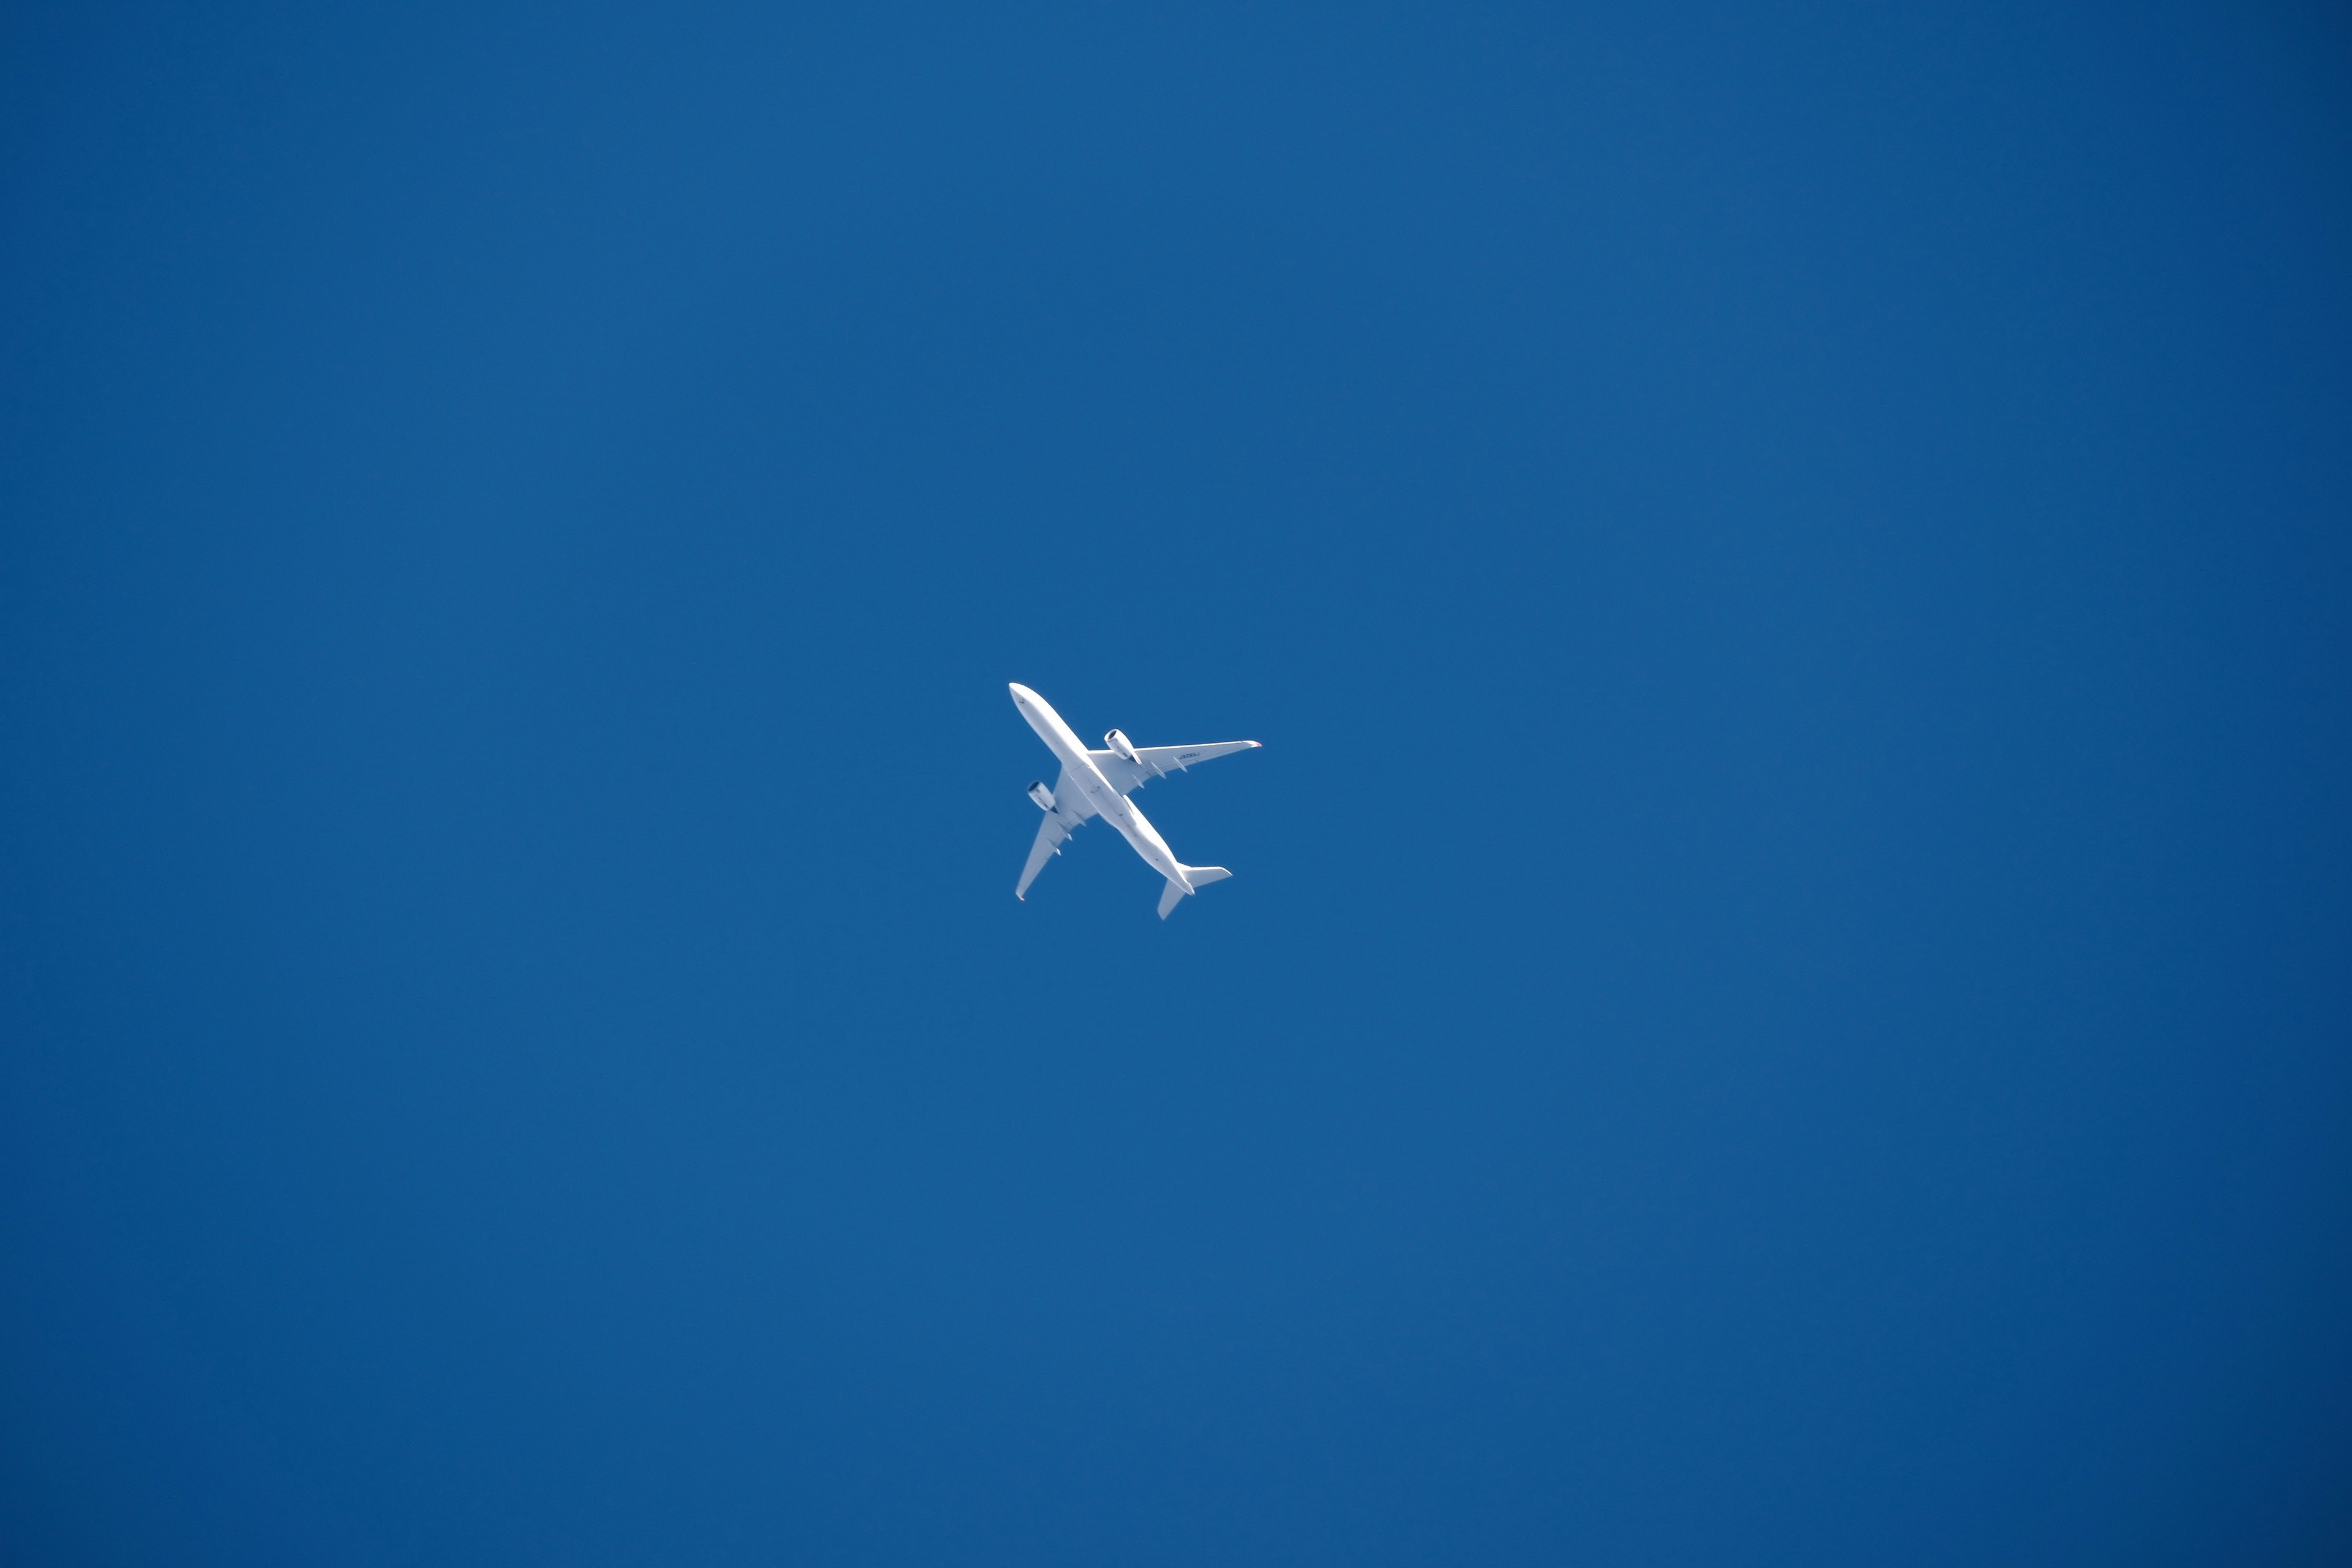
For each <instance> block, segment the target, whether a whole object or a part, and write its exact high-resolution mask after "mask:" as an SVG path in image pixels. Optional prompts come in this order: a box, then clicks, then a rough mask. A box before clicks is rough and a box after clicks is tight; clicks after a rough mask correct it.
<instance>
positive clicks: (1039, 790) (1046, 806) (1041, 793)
mask: <svg viewBox="0 0 2352 1568" xmlns="http://www.w3.org/2000/svg"><path fill="white" fill-rule="evenodd" d="M1029 798H1030V799H1031V800H1034V801H1035V802H1036V803H1037V809H1038V810H1040V811H1051V810H1053V809H1054V792H1053V791H1052V790H1049V789H1047V788H1046V787H1045V780H1044V779H1039V780H1038V781H1037V782H1036V783H1035V784H1031V785H1030V786H1029Z"/></svg>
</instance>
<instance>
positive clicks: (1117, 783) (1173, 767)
mask: <svg viewBox="0 0 2352 1568" xmlns="http://www.w3.org/2000/svg"><path fill="white" fill-rule="evenodd" d="M1257 744H1258V743H1257V742H1255V741H1211V742H1207V743H1206V744H1204V745H1199V746H1138V747H1136V748H1135V761H1133V762H1131V763H1130V762H1129V761H1128V760H1127V759H1126V758H1124V757H1122V756H1120V755H1119V754H1118V752H1087V756H1089V757H1092V758H1093V759H1094V763H1095V766H1097V767H1098V768H1100V769H1101V770H1102V775H1103V777H1104V778H1106V779H1108V780H1109V781H1110V787H1111V788H1113V789H1115V790H1117V791H1118V793H1119V794H1121V795H1133V794H1134V793H1135V792H1136V791H1137V790H1139V789H1141V788H1142V787H1143V786H1144V785H1145V784H1150V782H1151V781H1152V780H1153V779H1159V778H1166V777H1167V776H1168V775H1169V774H1170V773H1182V772H1183V771H1184V770H1185V769H1186V768H1189V767H1191V766H1192V764H1193V763H1205V762H1207V761H1208V760H1209V759H1210V758H1212V757H1230V756H1232V755H1233V754H1234V752H1254V751H1255V750H1257ZM1055 798H1056V799H1059V798H1060V792H1059V791H1058V790H1057V791H1056V792H1055Z"/></svg>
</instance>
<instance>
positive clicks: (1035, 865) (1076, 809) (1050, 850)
mask: <svg viewBox="0 0 2352 1568" xmlns="http://www.w3.org/2000/svg"><path fill="white" fill-rule="evenodd" d="M1141 754H1142V753H1141V752H1138V753H1137V755H1139V756H1140V755H1141ZM1069 774H1070V770H1069V769H1067V768H1064V769H1063V770H1062V772H1061V775H1060V776H1059V777H1057V778H1055V780H1054V809H1053V810H1051V811H1049V812H1047V813H1045V821H1043V822H1041V823H1039V824H1038V825H1037V841H1036V842H1035V843H1034V844H1032V845H1030V846H1029V863H1028V864H1027V865H1025V866H1024V867H1022V868H1021V880H1020V882H1019V883H1018V884H1017V885H1016V886H1015V887H1014V888H1013V897H1014V898H1016V899H1025V898H1027V897H1028V896H1029V884H1030V883H1032V882H1034V881H1035V880H1036V879H1037V873H1038V872H1040V871H1042V870H1044V869H1045V862H1046V861H1048V860H1051V859H1052V858H1054V857H1055V856H1056V855H1059V854H1060V853H1061V852H1062V840H1063V839H1065V838H1067V837H1069V836H1070V835H1071V834H1073V833H1076V831H1077V830H1078V827H1079V826H1080V825H1081V824H1083V823H1084V822H1085V821H1086V820H1087V818H1088V817H1090V816H1093V815H1094V814H1095V808H1094V807H1093V806H1091V805H1087V802H1086V799H1085V797H1084V796H1082V795H1079V794H1078V792H1077V791H1076V790H1067V791H1066V790H1064V789H1063V787H1062V786H1063V785H1064V784H1067V783H1068V782H1069Z"/></svg>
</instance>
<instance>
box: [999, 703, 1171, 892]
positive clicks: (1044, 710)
mask: <svg viewBox="0 0 2352 1568" xmlns="http://www.w3.org/2000/svg"><path fill="white" fill-rule="evenodd" d="M1011 684H1012V689H1013V706H1014V707H1016V708H1018V709H1019V710H1021V717H1023V718H1024V719H1026V720H1028V721H1029V727H1030V728H1031V729H1032V730H1034V731H1037V738H1038V739H1039V740H1041V741H1043V742H1045V745H1046V748H1047V749H1048V750H1049V751H1051V752H1053V753H1054V755H1055V756H1056V757H1059V758H1060V759H1061V760H1062V787H1063V788H1064V789H1076V790H1078V791H1080V792H1081V793H1083V794H1084V795H1086V797H1087V805H1090V806H1092V807H1093V808H1094V811H1095V815H1096V816H1099V817H1101V818H1102V819H1103V820H1104V821H1105V822H1108V823H1109V824H1110V825H1111V826H1113V827H1116V828H1118V832H1119V837H1122V838H1124V839H1126V840H1127V841H1128V843H1129V845H1130V846H1132V847H1134V850H1135V852H1136V853H1137V854H1138V855H1140V856H1142V857H1143V860H1144V863H1145V864H1146V865H1148V866H1150V868H1152V869H1153V870H1155V871H1157V872H1159V873H1160V875H1161V876H1163V877H1165V878H1167V879H1169V880H1170V881H1171V882H1173V883H1175V884H1176V885H1177V886H1178V887H1180V888H1182V889H1184V890H1185V891H1186V892H1188V893H1189V892H1191V891H1192V882H1191V881H1190V880H1188V879H1186V878H1185V875H1184V866H1183V863H1182V862H1181V861H1180V860H1178V859H1177V858H1176V855H1175V852H1174V851H1173V850H1171V849H1170V848H1169V847H1168V842H1167V840H1166V839H1164V838H1161V837H1160V832H1159V830H1158V829H1157V828H1155V827H1153V826H1151V824H1150V822H1149V821H1147V820H1146V819H1145V817H1144V815H1143V813H1141V812H1139V811H1138V810H1136V809H1135V805H1134V803H1133V802H1132V801H1130V800H1129V799H1128V798H1127V796H1125V795H1121V794H1119V793H1118V791H1117V790H1115V789H1113V788H1112V787H1111V784H1110V781H1109V780H1108V779H1107V778H1105V777H1103V775H1102V770H1101V769H1100V768H1098V767H1097V766H1095V760H1094V759H1093V758H1092V757H1090V756H1088V755H1087V748H1086V743H1085V742H1082V741H1080V740H1079V739H1078V737H1077V736H1076V734H1075V733H1073V732H1072V731H1071V729H1070V727H1069V726H1068V725H1067V724H1066V723H1064V722H1063V721H1062V716H1061V715H1060V714H1059V713H1056V712H1055V711H1054V705H1053V704H1052V703H1050V702H1048V701H1046V700H1045V699H1044V698H1042V697H1040V696H1038V695H1037V694H1036V693H1035V692H1034V691H1032V690H1030V689H1028V688H1027V687H1025V686H1023V685H1021V684H1020V683H1019V682H1017V681H1015V682H1013V683H1011ZM1171 897H1172V895H1171Z"/></svg>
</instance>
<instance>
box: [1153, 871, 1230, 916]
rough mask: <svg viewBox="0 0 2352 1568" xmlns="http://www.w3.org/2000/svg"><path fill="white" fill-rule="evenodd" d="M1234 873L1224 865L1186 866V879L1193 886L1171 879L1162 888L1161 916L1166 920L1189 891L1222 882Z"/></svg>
mask: <svg viewBox="0 0 2352 1568" xmlns="http://www.w3.org/2000/svg"><path fill="white" fill-rule="evenodd" d="M1232 875H1233V873H1232V872H1231V871H1228V870H1226V869H1225V868H1223V866H1187V867H1185V868H1184V881H1185V882H1190V883H1192V887H1191V888H1189V889H1188V888H1186V887H1185V886H1184V882H1178V881H1174V880H1171V881H1170V882H1169V884H1168V885H1167V886H1166V887H1164V888H1162V889H1160V919H1161V920H1163V921H1164V920H1166V919H1167V918H1168V917H1169V915H1170V914H1171V913H1172V912H1173V911H1174V910H1175V908H1176V906H1177V904H1178V903H1179V902H1181V900H1182V899H1183V897H1184V895H1185V894H1186V893H1187V892H1192V891H1197V890H1199V889H1202V888H1205V887H1207V886H1208V885H1209V884H1210V883H1212V882H1222V881H1223V880H1224V879H1226V878H1228V877H1230V876H1232Z"/></svg>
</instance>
